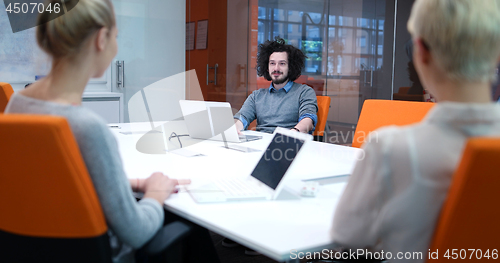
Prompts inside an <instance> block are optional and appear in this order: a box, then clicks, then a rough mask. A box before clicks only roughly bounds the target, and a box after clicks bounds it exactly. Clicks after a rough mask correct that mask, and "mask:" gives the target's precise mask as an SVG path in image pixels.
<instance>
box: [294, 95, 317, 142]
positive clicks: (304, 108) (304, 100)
mask: <svg viewBox="0 0 500 263" xmlns="http://www.w3.org/2000/svg"><path fill="white" fill-rule="evenodd" d="M299 104H300V105H299V122H298V123H297V125H295V128H297V129H299V130H300V132H304V133H309V132H310V131H312V130H314V127H315V126H316V122H317V121H318V116H317V113H318V101H317V99H316V93H315V92H314V90H313V89H312V88H311V87H309V86H307V88H305V89H304V91H303V92H302V94H301V95H300V98H299Z"/></svg>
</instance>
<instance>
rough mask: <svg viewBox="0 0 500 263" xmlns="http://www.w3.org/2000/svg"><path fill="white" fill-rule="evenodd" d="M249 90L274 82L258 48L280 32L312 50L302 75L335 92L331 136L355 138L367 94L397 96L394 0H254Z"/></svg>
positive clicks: (321, 92) (321, 90)
mask: <svg viewBox="0 0 500 263" xmlns="http://www.w3.org/2000/svg"><path fill="white" fill-rule="evenodd" d="M249 16H250V18H249V20H250V23H249V24H250V25H249V28H250V29H249V31H250V33H249V38H248V39H249V41H248V42H249V44H248V54H249V56H248V61H249V65H250V67H249V68H248V71H247V72H248V81H247V85H248V94H249V93H251V91H253V90H255V89H259V88H265V87H268V86H269V84H270V83H269V81H266V80H264V79H263V78H262V77H257V76H256V72H255V70H254V65H255V55H256V48H257V45H258V44H261V43H263V42H264V41H266V40H269V39H274V37H276V36H280V37H282V38H284V39H285V40H286V42H287V43H288V44H291V45H293V46H295V47H297V48H299V49H301V50H302V51H303V52H304V53H305V54H306V56H307V59H306V66H305V68H304V70H303V72H302V76H301V77H299V79H297V80H296V82H298V83H304V84H307V85H309V86H310V87H312V88H313V89H314V90H315V92H316V95H317V96H329V97H331V99H332V100H331V105H330V111H329V115H328V122H327V135H326V141H327V142H331V143H340V144H349V143H351V141H352V135H353V133H354V129H355V126H356V124H357V121H358V118H359V113H360V111H361V107H362V105H363V102H364V100H366V99H370V98H383V99H391V92H392V86H391V82H392V56H393V55H392V54H393V52H392V49H393V35H394V29H393V25H394V1H393V0H278V1H276V0H259V1H249Z"/></svg>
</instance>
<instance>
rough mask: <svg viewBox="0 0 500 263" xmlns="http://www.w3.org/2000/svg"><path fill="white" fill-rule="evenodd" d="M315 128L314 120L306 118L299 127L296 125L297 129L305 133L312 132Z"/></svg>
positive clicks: (300, 122)
mask: <svg viewBox="0 0 500 263" xmlns="http://www.w3.org/2000/svg"><path fill="white" fill-rule="evenodd" d="M313 128H314V125H313V120H312V119H311V118H304V119H302V120H301V121H299V123H297V125H295V129H297V130H299V131H300V132H303V133H308V132H309V131H310V130H312V129H313Z"/></svg>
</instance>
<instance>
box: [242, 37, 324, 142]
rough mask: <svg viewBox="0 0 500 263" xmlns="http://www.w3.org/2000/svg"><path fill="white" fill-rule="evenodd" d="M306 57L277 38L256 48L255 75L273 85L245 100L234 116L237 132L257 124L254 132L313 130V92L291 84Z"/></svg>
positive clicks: (301, 85) (314, 94) (314, 118)
mask: <svg viewBox="0 0 500 263" xmlns="http://www.w3.org/2000/svg"><path fill="white" fill-rule="evenodd" d="M305 59H306V56H305V55H304V53H302V51H301V50H300V49H298V48H295V47H293V46H291V45H287V44H285V40H284V39H282V38H279V37H276V39H275V40H274V41H270V40H267V41H266V42H264V44H261V45H259V53H258V55H257V74H258V75H259V76H264V78H265V79H267V80H270V81H272V82H271V85H270V86H269V88H266V89H259V90H256V91H254V92H252V94H250V96H248V98H247V99H246V100H245V103H244V104H243V106H242V107H241V109H240V111H239V112H238V113H236V115H235V116H234V118H235V122H236V128H237V129H238V132H240V131H241V130H244V129H247V128H248V125H249V124H250V123H251V122H252V121H253V120H255V119H256V120H257V131H262V132H268V133H272V132H274V129H276V127H284V128H289V129H293V130H296V131H298V132H303V133H310V132H312V131H313V130H314V127H315V126H316V122H317V120H318V117H317V115H316V113H317V111H318V103H317V101H316V93H315V92H314V90H313V89H312V88H311V87H309V86H307V85H303V84H299V83H295V82H294V81H295V80H296V79H297V78H298V77H299V76H300V74H301V71H302V69H303V68H304V64H305V63H304V62H305Z"/></svg>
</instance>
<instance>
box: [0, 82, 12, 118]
mask: <svg viewBox="0 0 500 263" xmlns="http://www.w3.org/2000/svg"><path fill="white" fill-rule="evenodd" d="M13 93H14V90H13V89H12V86H11V85H10V84H9V83H5V82H0V113H3V112H4V110H5V107H7V103H9V99H10V97H11V96H12V94H13Z"/></svg>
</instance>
